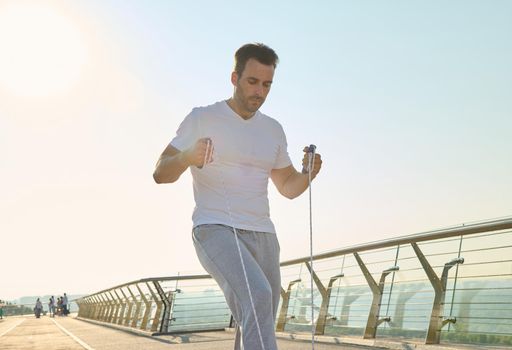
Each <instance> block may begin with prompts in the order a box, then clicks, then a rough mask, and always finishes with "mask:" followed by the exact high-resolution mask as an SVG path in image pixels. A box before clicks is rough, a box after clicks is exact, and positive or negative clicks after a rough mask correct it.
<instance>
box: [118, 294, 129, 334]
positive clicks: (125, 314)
mask: <svg viewBox="0 0 512 350" xmlns="http://www.w3.org/2000/svg"><path fill="white" fill-rule="evenodd" d="M119 290H120V291H121V294H122V295H123V298H124V302H123V308H122V309H121V314H122V315H123V317H122V318H121V319H120V320H119V323H118V324H120V325H123V324H124V325H125V326H127V325H128V322H129V321H130V320H129V318H130V316H131V313H132V308H131V306H132V304H131V303H130V300H129V299H128V297H127V296H126V294H125V293H124V290H123V288H120V289H119ZM126 306H128V310H126Z"/></svg>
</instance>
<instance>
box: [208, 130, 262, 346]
mask: <svg viewBox="0 0 512 350" xmlns="http://www.w3.org/2000/svg"><path fill="white" fill-rule="evenodd" d="M210 149H211V140H210V139H207V141H206V153H205V156H204V161H203V168H204V166H205V165H206V163H207V161H208V154H209V153H210ZM219 173H220V179H221V182H222V189H223V191H224V199H225V201H226V209H227V210H228V215H229V220H230V221H231V228H232V229H233V234H234V236H235V242H236V248H237V250H238V256H239V257H240V262H241V264H242V270H243V272H244V278H245V285H246V287H247V291H248V292H249V300H250V301H251V307H252V312H253V315H254V319H255V321H256V328H257V329H258V336H259V338H260V344H261V349H262V350H265V344H264V343H263V336H262V335H261V328H260V321H259V319H258V314H257V313H256V307H255V306H254V299H253V297H252V291H251V286H250V285H249V277H247V269H246V268H245V263H244V258H243V256H242V250H241V249H240V242H239V240H238V233H237V231H236V228H235V221H234V220H233V216H232V214H231V205H230V203H229V197H228V193H227V190H226V185H225V184H224V177H223V176H222V171H221V170H220V169H219Z"/></svg>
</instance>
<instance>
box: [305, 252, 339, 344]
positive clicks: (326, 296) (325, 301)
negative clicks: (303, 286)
mask: <svg viewBox="0 0 512 350" xmlns="http://www.w3.org/2000/svg"><path fill="white" fill-rule="evenodd" d="M305 264H306V267H307V268H308V270H309V272H310V273H311V275H312V276H313V280H314V281H315V284H316V287H317V288H318V291H319V292H320V295H321V297H322V304H321V306H320V311H319V313H318V318H317V321H316V327H315V334H316V335H322V334H324V333H325V323H326V320H327V311H328V309H329V301H330V298H331V288H332V284H333V283H334V282H335V281H336V280H337V279H338V278H340V277H343V276H344V275H343V274H339V275H336V276H334V277H332V278H331V279H330V280H329V284H328V287H327V288H325V287H324V285H323V284H322V281H321V280H320V278H318V275H317V274H316V272H315V271H313V270H312V269H311V265H310V264H309V263H308V262H306V263H305ZM311 293H313V291H311ZM311 307H313V305H312V306H311ZM312 322H313V321H312Z"/></svg>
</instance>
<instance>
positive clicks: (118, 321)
mask: <svg viewBox="0 0 512 350" xmlns="http://www.w3.org/2000/svg"><path fill="white" fill-rule="evenodd" d="M114 294H115V295H116V298H117V308H116V317H115V319H114V323H115V324H121V321H122V320H123V313H124V308H125V305H124V303H123V299H122V298H121V297H120V296H119V294H117V290H115V289H114Z"/></svg>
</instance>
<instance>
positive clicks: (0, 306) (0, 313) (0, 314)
mask: <svg viewBox="0 0 512 350" xmlns="http://www.w3.org/2000/svg"><path fill="white" fill-rule="evenodd" d="M3 319H4V302H3V301H2V300H0V320H3Z"/></svg>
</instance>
